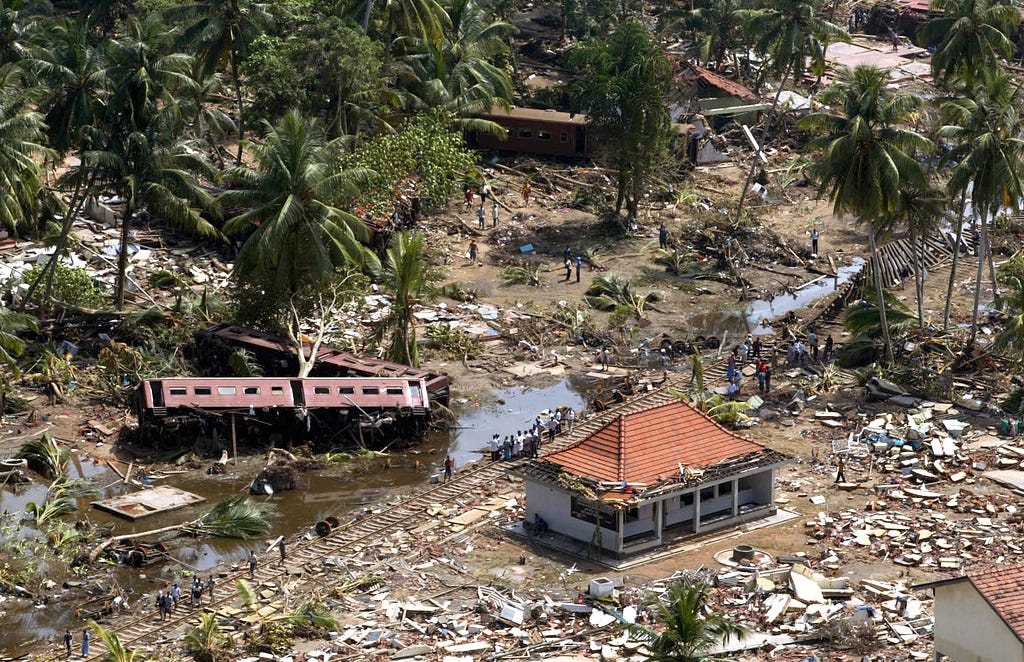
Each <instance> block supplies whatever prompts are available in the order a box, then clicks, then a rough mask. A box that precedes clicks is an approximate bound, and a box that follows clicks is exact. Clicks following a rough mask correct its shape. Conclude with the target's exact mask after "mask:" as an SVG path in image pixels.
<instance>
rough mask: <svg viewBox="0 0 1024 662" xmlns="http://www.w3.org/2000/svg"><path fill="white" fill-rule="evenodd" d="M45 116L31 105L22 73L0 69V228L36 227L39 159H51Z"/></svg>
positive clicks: (40, 180)
mask: <svg viewBox="0 0 1024 662" xmlns="http://www.w3.org/2000/svg"><path fill="white" fill-rule="evenodd" d="M45 141H46V123H45V122H44V120H43V115H42V114H41V113H39V112H38V111H36V110H34V109H32V108H31V107H29V106H28V98H27V95H25V94H24V88H23V71H22V70H21V69H20V68H19V67H18V66H16V65H13V64H5V65H2V66H0V227H7V228H10V229H11V230H15V229H21V228H22V227H23V226H26V225H31V226H33V227H35V226H36V225H37V224H36V219H37V212H38V208H39V199H40V196H41V195H42V194H43V192H44V189H45V186H44V184H43V171H42V167H41V166H40V164H39V160H38V157H42V158H44V159H45V158H50V157H52V155H53V152H52V150H50V149H49V148H47V147H46V146H45Z"/></svg>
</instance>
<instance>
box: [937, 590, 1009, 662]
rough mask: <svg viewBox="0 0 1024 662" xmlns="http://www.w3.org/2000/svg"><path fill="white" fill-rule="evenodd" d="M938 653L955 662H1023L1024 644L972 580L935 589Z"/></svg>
mask: <svg viewBox="0 0 1024 662" xmlns="http://www.w3.org/2000/svg"><path fill="white" fill-rule="evenodd" d="M935 653H936V659H938V656H939V655H946V656H948V657H949V658H950V659H951V660H953V662H1024V645H1022V644H1021V641H1020V639H1018V638H1017V636H1016V635H1015V634H1014V633H1013V631H1012V630H1010V628H1009V627H1007V626H1006V624H1005V623H1004V622H1003V621H1002V619H1001V618H999V615H998V614H996V613H995V611H993V610H992V607H990V606H989V604H988V603H987V602H985V599H984V598H983V597H981V595H980V594H979V593H978V592H977V591H976V590H975V589H974V587H973V586H972V585H971V583H970V582H969V581H962V582H957V583H955V584H947V585H946V586H939V587H938V588H936V589H935Z"/></svg>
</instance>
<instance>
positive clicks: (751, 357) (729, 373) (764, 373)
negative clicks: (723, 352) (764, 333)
mask: <svg viewBox="0 0 1024 662" xmlns="http://www.w3.org/2000/svg"><path fill="white" fill-rule="evenodd" d="M763 348H764V346H763V344H762V343H761V339H760V338H754V337H753V335H751V334H749V333H748V334H747V337H746V339H745V340H744V341H743V343H741V344H740V345H737V346H736V347H733V348H732V353H731V354H729V359H728V360H727V361H726V364H725V377H726V379H727V380H728V382H729V386H728V394H729V399H731V400H735V399H736V398H738V397H739V396H740V386H741V382H742V380H743V371H742V370H741V368H742V366H743V365H744V364H745V363H747V361H753V362H754V376H755V377H756V378H757V392H758V393H770V392H771V390H772V366H771V365H770V364H769V363H768V361H766V360H765V357H763V356H762V355H761V353H762V350H763Z"/></svg>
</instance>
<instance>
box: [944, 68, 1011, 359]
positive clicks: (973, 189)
mask: <svg viewBox="0 0 1024 662" xmlns="http://www.w3.org/2000/svg"><path fill="white" fill-rule="evenodd" d="M1022 102H1024V95H1022V94H1021V84H1020V83H1017V82H1016V81H1014V80H1013V79H1012V78H1011V77H1010V76H1009V75H1007V74H1005V73H1003V72H1001V71H990V72H985V73H983V74H982V76H981V78H980V79H979V82H978V85H977V86H976V87H975V88H974V91H973V94H972V98H961V99H954V100H951V101H948V102H946V103H944V104H943V105H942V107H941V113H942V117H943V119H944V121H945V123H944V124H943V125H942V126H941V127H939V129H938V135H939V136H941V137H942V138H945V139H947V140H950V141H951V142H952V143H953V144H954V147H953V149H952V151H950V152H949V153H948V154H947V155H946V159H947V161H948V162H950V163H953V164H954V165H953V169H952V172H951V174H950V178H949V184H948V186H949V189H950V191H952V192H953V193H954V194H956V193H962V194H964V195H966V196H967V197H968V198H969V199H970V201H971V211H972V213H973V215H974V222H975V225H976V227H977V229H978V235H979V243H978V247H977V251H976V252H977V257H978V273H977V280H976V282H975V289H974V306H973V312H972V315H971V334H970V339H969V341H968V346H971V345H973V343H974V340H975V338H976V337H977V331H978V313H979V310H980V305H981V288H982V281H983V280H984V269H985V253H986V251H987V250H988V248H989V237H988V227H989V222H990V221H991V220H992V218H994V217H995V215H996V214H998V213H1000V212H1002V211H1017V210H1019V209H1020V207H1021V196H1022V195H1024V186H1022V181H1021V180H1022V176H1024V165H1022V160H1024V139H1022V138H1021V136H1022V135H1024V117H1022V116H1021V110H1020V108H1021V103H1022ZM961 223H963V219H962V218H961ZM952 287H953V282H952V280H950V284H949V289H948V291H947V294H948V295H949V296H950V297H951V296H952ZM993 289H994V287H993ZM946 306H947V310H948V306H949V299H948V298H947V301H946ZM947 316H948V313H947Z"/></svg>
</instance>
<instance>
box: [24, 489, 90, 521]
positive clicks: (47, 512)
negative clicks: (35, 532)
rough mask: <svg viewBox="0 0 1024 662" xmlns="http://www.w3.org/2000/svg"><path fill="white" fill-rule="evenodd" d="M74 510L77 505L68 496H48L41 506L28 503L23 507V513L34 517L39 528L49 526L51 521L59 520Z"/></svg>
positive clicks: (31, 502) (76, 508)
mask: <svg viewBox="0 0 1024 662" xmlns="http://www.w3.org/2000/svg"><path fill="white" fill-rule="evenodd" d="M76 510H78V505H77V504H76V503H75V500H74V499H72V498H71V497H68V496H57V497H53V496H50V497H48V498H47V499H46V500H45V501H43V502H42V504H37V503H35V502H33V501H30V502H29V503H28V504H26V505H25V511H26V512H29V513H32V514H33V515H35V521H36V524H37V525H39V526H43V525H44V524H49V523H50V522H51V521H52V520H59V519H60V518H62V517H64V516H65V515H70V514H71V513H73V512H75V511H76Z"/></svg>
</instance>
